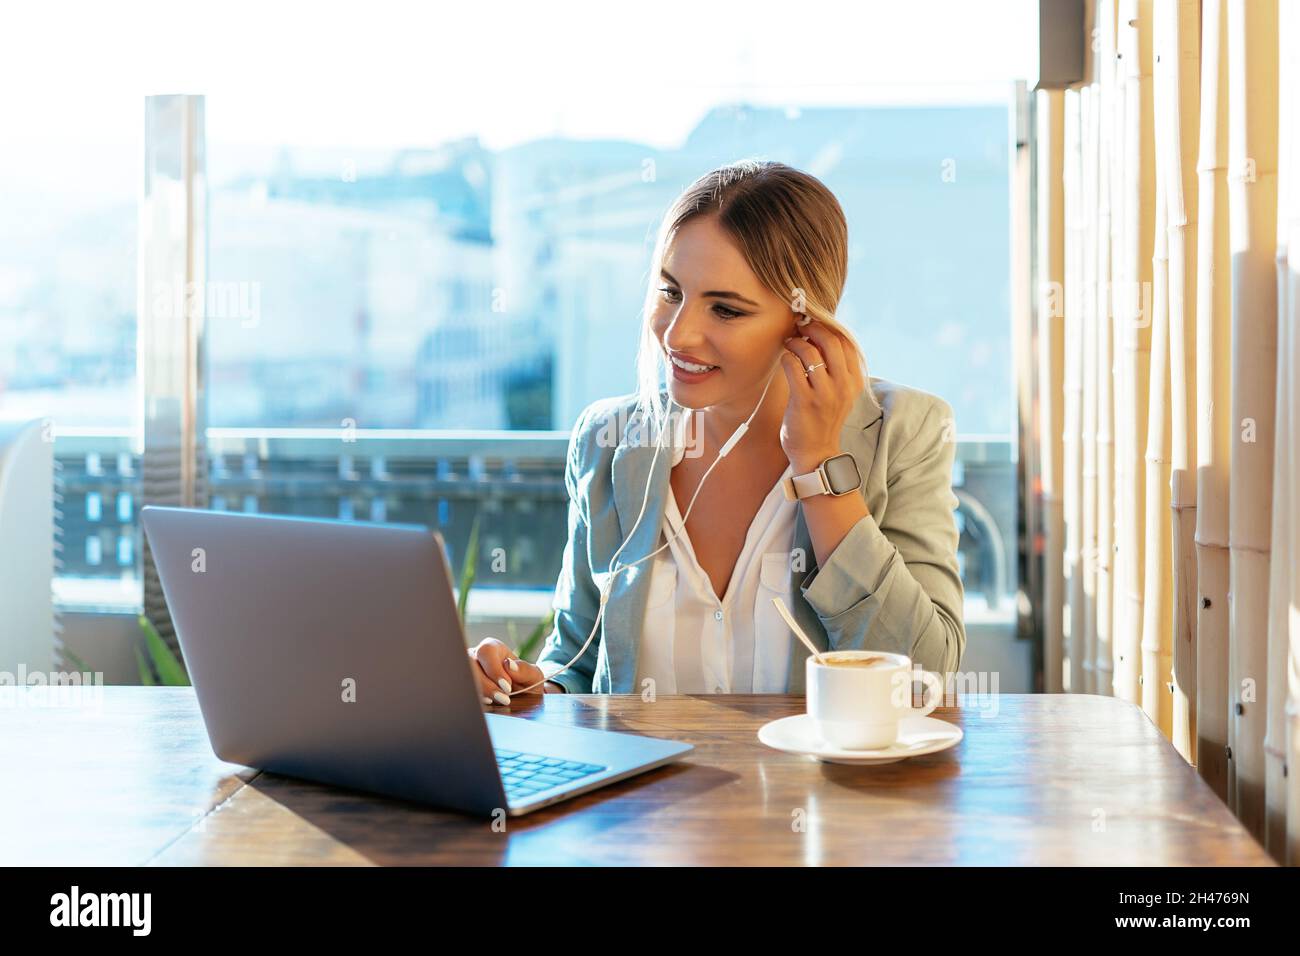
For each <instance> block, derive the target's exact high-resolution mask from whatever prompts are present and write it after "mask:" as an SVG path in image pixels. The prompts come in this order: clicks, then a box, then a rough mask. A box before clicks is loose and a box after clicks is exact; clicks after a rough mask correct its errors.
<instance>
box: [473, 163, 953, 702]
mask: <svg viewBox="0 0 1300 956" xmlns="http://www.w3.org/2000/svg"><path fill="white" fill-rule="evenodd" d="M847 266H848V230H847V225H846V223H845V219H844V213H843V211H842V210H841V208H840V205H839V203H838V201H837V200H836V199H835V197H834V195H833V194H832V193H831V192H830V191H829V190H828V189H827V188H826V187H825V186H824V185H823V184H822V183H821V182H820V181H818V180H817V179H815V178H814V177H812V176H810V175H808V174H807V173H803V172H800V171H798V170H796V169H793V168H791V167H789V166H786V165H783V164H781V163H769V162H753V161H746V162H741V163H736V164H733V165H730V166H725V167H722V168H720V169H717V170H714V171H713V172H711V173H708V174H707V175H705V176H703V177H701V178H700V179H699V180H697V181H696V182H695V183H693V184H692V185H691V186H690V187H689V188H688V189H686V191H685V192H684V193H682V195H681V196H680V197H679V198H678V199H677V201H676V202H675V203H674V204H673V206H672V207H671V208H670V210H669V212H668V215H666V216H665V218H664V222H663V225H662V226H661V228H660V232H659V237H658V242H657V243H656V247H655V252H654V258H653V273H652V275H653V280H652V282H651V284H650V289H649V290H648V294H647V300H646V305H645V309H644V314H643V322H642V327H641V347H640V352H639V354H638V357H637V378H638V390H637V392H636V393H635V394H632V395H626V396H620V397H617V398H613V399H604V400H601V401H597V402H594V403H592V404H591V405H589V406H587V408H586V409H584V410H583V412H582V414H581V415H580V416H579V419H578V423H577V425H576V426H575V428H574V430H573V434H572V437H571V438H570V442H569V454H568V463H567V467H566V471H565V484H566V486H567V488H568V491H569V496H570V504H569V540H568V543H567V545H566V547H565V551H564V560H563V568H562V572H561V575H560V580H559V584H558V586H557V588H556V593H555V600H554V602H553V604H554V607H555V611H556V619H555V630H554V631H553V632H552V633H551V635H550V637H549V639H548V641H547V643H546V645H545V648H544V650H543V651H542V653H541V655H540V657H539V660H538V663H537V664H536V665H534V664H530V663H528V662H526V661H522V660H519V659H517V658H516V657H515V655H514V654H513V653H512V652H511V651H510V649H509V648H508V647H507V646H506V645H505V644H503V643H502V642H500V641H498V640H495V639H491V638H490V639H488V640H485V641H483V642H482V643H480V644H478V645H477V646H475V647H472V648H470V649H469V654H470V657H471V659H472V660H473V661H474V662H475V663H476V664H477V667H476V669H475V673H476V676H477V677H478V678H479V684H480V687H481V690H482V693H483V702H484V703H485V704H493V703H495V704H503V705H504V704H508V703H509V702H510V695H512V694H518V693H556V692H566V691H567V692H572V693H591V692H596V693H633V692H635V693H643V694H644V693H745V692H756V693H762V692H791V693H802V692H803V676H804V659H805V657H806V656H807V650H806V648H804V647H803V645H802V643H801V642H799V641H798V640H797V639H796V638H795V637H794V635H793V632H792V631H791V629H790V627H789V626H788V624H786V622H785V621H784V620H783V619H782V618H781V617H780V616H778V612H777V611H776V610H775V608H774V606H773V602H772V599H773V598H774V597H776V598H780V599H781V600H782V601H783V602H784V604H785V606H786V607H787V608H788V609H789V610H790V612H791V613H792V615H793V617H794V618H795V620H796V622H797V623H799V624H800V626H801V628H802V629H803V631H804V633H805V634H807V635H808V636H809V637H810V638H811V639H812V640H813V641H814V643H816V644H817V645H818V646H819V648H821V649H826V648H831V649H848V648H854V649H861V648H865V649H873V650H882V651H893V652H898V653H903V654H907V655H909V656H911V657H912V659H913V661H914V662H915V663H916V664H917V665H919V666H921V667H924V668H926V669H927V670H933V671H938V672H940V673H944V672H952V671H955V670H956V669H957V668H958V666H959V664H960V662H961V657H962V652H963V650H964V649H965V644H966V633H965V629H964V626H963V624H962V585H961V578H960V575H959V573H958V567H957V537H958V536H957V530H956V526H955V523H954V520H953V509H954V507H955V506H956V504H957V499H956V497H955V496H954V494H953V492H952V487H951V475H952V464H953V453H954V447H955V445H954V435H955V432H954V429H953V420H952V412H951V409H950V408H949V406H948V405H947V404H946V403H945V402H944V401H942V400H941V399H939V398H937V397H935V396H933V395H929V394H927V393H925V392H922V391H919V390H917V389H912V388H907V387H905V386H901V385H896V384H892V383H890V382H887V381H884V380H881V379H877V378H869V377H868V375H867V372H866V363H865V361H864V359H863V357H862V353H861V350H860V349H859V348H858V346H857V343H856V342H855V341H854V339H853V336H852V335H851V334H850V333H849V332H848V331H847V330H846V329H845V328H843V327H842V326H841V325H840V324H839V323H838V322H837V321H836V320H835V310H836V307H837V306H838V304H839V300H840V296H841V294H842V293H843V290H844V282H845V277H846V272H847ZM661 372H666V373H667V379H668V384H667V388H662V387H660V386H659V384H658V383H659V376H660V374H661ZM669 398H671V400H672V402H673V403H674V404H675V405H676V406H678V407H680V409H681V410H682V412H683V413H684V416H685V417H684V418H683V419H682V422H680V423H679V422H677V421H675V420H673V418H672V413H671V410H670V407H669V404H668V399H669ZM746 421H748V429H747V430H746V431H745V432H743V433H742V437H741V440H739V441H737V442H735V443H734V446H733V447H731V448H727V447H726V443H727V440H728V439H729V438H731V437H732V436H733V435H734V434H735V433H736V431H737V428H738V427H739V426H741V425H742V423H745V422H746ZM682 423H684V424H685V425H689V426H690V428H689V429H681V428H677V427H676V426H677V425H678V424H682ZM691 429H693V432H694V436H695V437H694V440H693V442H692V443H691V445H690V447H689V449H688V448H687V447H686V443H685V435H686V434H687V431H689V430H691ZM669 435H672V436H673V438H672V439H671V440H669V438H668V436H669ZM638 436H646V437H649V438H650V439H651V440H649V441H646V440H643V439H642V438H641V437H638ZM655 436H658V437H657V438H656V437H655ZM656 443H661V444H663V446H664V447H671V449H672V451H671V454H670V453H667V452H659V449H658V448H656ZM719 451H722V452H723V454H724V455H725V457H719ZM656 452H659V453H658V456H657V457H656ZM823 465H825V471H824V474H826V476H827V479H828V480H829V482H830V484H831V486H832V487H830V488H829V489H827V488H826V487H825V485H824V484H823V483H822V479H821V478H820V477H819V476H818V474H817V472H818V469H819V466H823ZM854 466H856V467H854ZM710 469H711V470H710ZM706 472H708V481H707V482H705V483H704V484H703V485H702V486H701V484H700V482H701V479H702V477H703V476H704V475H705V473H706ZM855 478H856V479H857V483H856V484H855ZM792 481H793V482H796V484H793V485H792V484H791V482H792ZM783 486H784V487H783ZM697 492H698V494H697ZM792 498H793V500H791V499H792ZM638 502H641V503H642V504H641V508H640V511H638ZM679 505H682V507H679ZM683 515H685V519H686V520H684V521H683ZM638 519H640V520H638ZM665 542H667V543H666V544H665ZM620 546H622V550H620ZM656 549H658V551H657V554H655V555H654V557H649V558H646V559H645V560H641V561H639V562H638V559H641V558H643V557H644V556H646V555H650V554H651V553H652V552H656ZM615 558H616V559H617V563H614V564H613V568H614V569H615V574H614V575H613V576H612V580H611V574H610V570H609V569H610V568H611V562H612V561H613V559H615ZM810 558H813V559H815V560H809V559H810ZM629 565H631V567H628V566H629ZM604 587H608V588H609V594H608V599H607V603H606V605H605V610H604V615H603V620H602V621H601V630H600V635H599V640H598V643H595V644H594V645H593V644H592V643H591V638H594V637H595V635H594V628H593V624H594V622H595V621H596V616H597V610H598V609H599V607H600V589H601V588H604ZM584 644H585V645H587V646H586V649H585V650H583V648H584ZM580 651H582V653H579V652H580ZM571 661H572V663H571V664H570V662H571ZM566 665H569V666H568V667H567V668H566Z"/></svg>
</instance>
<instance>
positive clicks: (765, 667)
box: [753, 551, 796, 694]
mask: <svg viewBox="0 0 1300 956" xmlns="http://www.w3.org/2000/svg"><path fill="white" fill-rule="evenodd" d="M789 591H790V555H789V553H788V552H785V551H777V552H773V553H769V554H764V555H763V565H762V570H761V572H760V575H759V587H758V590H757V591H755V592H754V672H753V673H754V683H753V688H754V693H756V694H779V693H784V692H785V690H786V683H787V675H788V674H789V670H790V642H791V641H793V640H796V638H795V636H794V633H793V632H792V631H791V630H790V625H788V624H786V623H785V618H783V617H782V616H781V612H780V611H778V610H777V609H776V605H774V604H773V603H772V598H774V597H779V598H780V599H781V601H782V602H783V603H784V604H785V606H786V607H787V608H789V609H790V610H791V611H792V612H793V610H794V608H793V606H792V605H791V598H790V594H789Z"/></svg>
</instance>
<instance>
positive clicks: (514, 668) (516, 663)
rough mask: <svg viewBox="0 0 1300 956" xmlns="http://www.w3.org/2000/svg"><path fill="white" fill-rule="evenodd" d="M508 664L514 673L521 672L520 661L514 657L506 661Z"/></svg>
mask: <svg viewBox="0 0 1300 956" xmlns="http://www.w3.org/2000/svg"><path fill="white" fill-rule="evenodd" d="M506 664H508V665H509V667H510V669H511V670H512V671H516V672H517V671H518V670H519V661H518V660H517V659H515V658H513V657H512V658H510V659H509V660H508V661H506Z"/></svg>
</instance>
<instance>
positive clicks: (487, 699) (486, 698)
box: [483, 697, 492, 707]
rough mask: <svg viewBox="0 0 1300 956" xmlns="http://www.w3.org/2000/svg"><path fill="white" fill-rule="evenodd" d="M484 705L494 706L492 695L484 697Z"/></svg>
mask: <svg viewBox="0 0 1300 956" xmlns="http://www.w3.org/2000/svg"><path fill="white" fill-rule="evenodd" d="M483 706H485V707H491V706H492V698H491V697H484V698H483Z"/></svg>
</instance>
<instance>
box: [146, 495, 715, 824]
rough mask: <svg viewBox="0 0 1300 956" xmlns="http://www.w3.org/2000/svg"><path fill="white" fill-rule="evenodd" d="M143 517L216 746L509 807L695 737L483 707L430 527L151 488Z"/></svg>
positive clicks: (257, 760) (411, 792)
mask: <svg viewBox="0 0 1300 956" xmlns="http://www.w3.org/2000/svg"><path fill="white" fill-rule="evenodd" d="M140 518H141V521H142V522H143V523H144V530H145V535H146V536H147V539H148V543H149V546H150V548H151V549H152V551H153V556H154V561H155V563H156V565H157V567H158V573H159V577H160V578H161V580H162V588H163V594H164V596H165V597H166V599H167V606H168V608H169V609H170V610H171V615H172V621H173V623H174V624H175V626H176V636H177V639H178V640H179V642H180V646H181V651H182V653H183V654H184V656H185V664H186V667H187V668H188V670H189V673H190V680H191V681H192V682H193V684H194V690H195V693H196V695H197V696H198V702H199V709H200V710H201V712H202V714H203V722H204V724H205V725H206V727H207V731H208V737H209V739H210V740H211V742H212V749H213V750H214V751H215V752H216V755H217V756H218V757H219V758H221V759H222V760H226V761H229V762H231V763H240V764H244V765H246V766H250V767H257V768H259V769H265V770H270V771H274V772H276V773H282V774H286V775H289V776H294V777H301V778H305V779H308V780H315V781H320V782H323V783H329V784H335V785H338V786H343V787H351V788H354V789H358V790H367V791H372V792H376V793H383V794H389V795H392V796H396V797H402V798H405V799H409V800H415V801H419V802H422V803H430V804H435V805H438V806H442V807H450V808H453V809H456V810H462V811H465V812H468V813H474V814H481V815H484V816H488V815H491V814H493V813H494V812H496V811H498V810H505V811H506V813H508V814H510V815H512V816H515V815H518V814H522V813H527V812H529V811H530V810H536V809H537V808H538V807H544V806H546V805H548V804H551V803H555V802H556V801H558V800H563V799H566V798H568V797H572V796H576V795H577V794H580V793H586V792H587V791H589V790H594V789H596V788H597V787H601V786H604V785H605V784H607V783H613V782H614V781H616V780H622V779H624V778H626V777H630V776H632V775H633V774H637V773H641V772H642V771H645V770H650V769H651V768H654V767H658V766H660V765H662V764H665V763H668V762H670V761H673V760H676V759H677V758H679V757H681V756H682V755H683V754H685V753H688V752H689V751H691V750H693V749H694V747H693V746H692V745H690V744H684V743H680V742H678V741H673V740H659V739H656V738H651V737H641V736H637V735H634V734H625V733H614V732H611V731H602V730H588V729H585V728H576V727H557V726H554V725H547V724H544V723H540V722H535V721H531V720H525V719H523V718H519V717H509V716H506V715H504V714H484V712H483V704H482V700H481V695H480V693H479V689H478V687H477V685H476V683H475V680H474V676H473V673H472V670H471V668H472V667H474V666H476V665H474V664H473V663H472V662H471V661H470V660H469V656H468V655H467V654H466V652H465V648H466V642H465V637H464V633H463V631H462V629H461V626H460V618H459V616H458V614H457V612H456V599H455V596H454V594H453V591H452V584H451V580H452V579H451V572H450V569H449V567H448V565H447V558H446V551H445V550H444V546H443V539H442V536H441V535H439V534H438V532H436V531H429V530H428V529H426V528H423V527H418V526H412V525H393V524H368V523H363V522H350V521H329V520H317V519H309V518H291V517H276V516H270V515H250V514H236V513H230V512H220V511H203V510H196V509H190V508H162V507H157V506H152V505H151V506H148V507H145V508H143V509H141V511H140Z"/></svg>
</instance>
